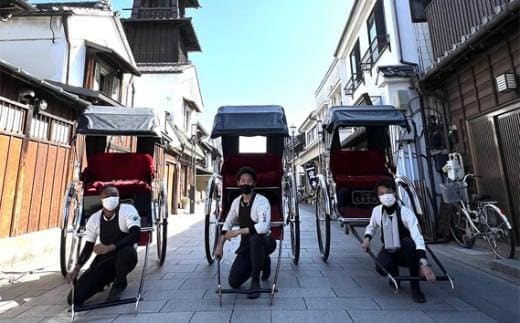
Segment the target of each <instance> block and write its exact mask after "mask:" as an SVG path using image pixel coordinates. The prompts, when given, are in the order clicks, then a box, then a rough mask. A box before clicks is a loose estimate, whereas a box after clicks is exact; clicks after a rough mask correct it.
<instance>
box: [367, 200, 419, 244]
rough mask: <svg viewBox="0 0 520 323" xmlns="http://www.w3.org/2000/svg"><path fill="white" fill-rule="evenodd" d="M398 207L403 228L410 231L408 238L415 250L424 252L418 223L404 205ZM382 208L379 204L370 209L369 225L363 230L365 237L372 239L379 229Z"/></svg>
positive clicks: (413, 214)
mask: <svg viewBox="0 0 520 323" xmlns="http://www.w3.org/2000/svg"><path fill="white" fill-rule="evenodd" d="M399 207H400V208H401V221H402V222H403V225H404V226H405V228H407V229H408V230H409V231H410V237H411V238H412V240H413V241H414V242H415V248H416V249H420V250H426V248H425V246H424V238H423V236H422V234H421V231H420V229H419V222H418V221H417V217H416V216H415V213H413V211H412V210H410V209H409V208H407V207H406V206H404V205H399ZM382 208H383V205H381V204H380V205H378V206H376V207H374V208H373V209H372V216H371V217H370V223H369V224H368V226H367V228H366V230H365V235H367V234H368V235H370V236H371V237H373V236H374V234H375V232H376V230H377V229H378V228H381V220H382V219H381V215H382V214H383V212H382ZM394 216H395V215H394ZM385 235H386V232H385Z"/></svg>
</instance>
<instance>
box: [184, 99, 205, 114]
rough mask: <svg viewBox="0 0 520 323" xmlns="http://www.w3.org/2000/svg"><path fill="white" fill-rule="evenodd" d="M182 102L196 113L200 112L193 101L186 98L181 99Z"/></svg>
mask: <svg viewBox="0 0 520 323" xmlns="http://www.w3.org/2000/svg"><path fill="white" fill-rule="evenodd" d="M182 100H183V101H184V103H186V104H187V105H188V106H189V107H190V108H191V109H192V110H195V111H197V112H201V111H202V110H201V109H200V107H199V105H198V104H197V103H196V102H195V101H193V100H190V99H188V98H186V97H183V98H182Z"/></svg>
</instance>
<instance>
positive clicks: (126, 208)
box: [85, 204, 141, 242]
mask: <svg viewBox="0 0 520 323" xmlns="http://www.w3.org/2000/svg"><path fill="white" fill-rule="evenodd" d="M102 212H103V209H101V210H99V211H97V212H96V213H94V214H92V215H91V216H90V217H89V218H88V221H87V227H86V233H85V238H86V239H87V241H88V242H96V240H97V238H98V237H99V226H100V224H101V216H102V215H101V214H102ZM134 226H137V227H141V217H140V216H139V212H137V210H136V208H135V207H134V206H133V205H131V204H120V205H119V230H121V231H122V232H124V233H128V232H129V231H130V228H131V227H134Z"/></svg>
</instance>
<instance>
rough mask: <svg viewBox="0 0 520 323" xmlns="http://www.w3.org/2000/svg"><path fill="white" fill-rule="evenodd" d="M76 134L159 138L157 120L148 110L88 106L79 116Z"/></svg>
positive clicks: (159, 132) (150, 110)
mask: <svg viewBox="0 0 520 323" xmlns="http://www.w3.org/2000/svg"><path fill="white" fill-rule="evenodd" d="M76 132H77V133H78V134H84V135H110V136H114V135H115V136H148V137H156V138H160V137H161V131H160V129H159V118H158V117H157V116H156V115H155V113H154V111H153V109H150V108H127V107H105V106H93V105H92V106H89V107H87V108H86V109H85V110H84V112H83V113H82V114H81V115H80V116H79V120H78V128H77V130H76Z"/></svg>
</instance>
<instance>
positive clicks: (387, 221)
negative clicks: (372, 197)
mask: <svg viewBox="0 0 520 323" xmlns="http://www.w3.org/2000/svg"><path fill="white" fill-rule="evenodd" d="M376 192H377V195H378V197H379V201H380V202H381V205H378V206H376V207H375V208H374V209H373V210H372V216H371V217H370V223H369V224H368V226H367V228H366V231H365V240H364V241H363V244H362V245H361V246H362V248H363V250H364V251H367V249H368V248H369V247H370V240H371V239H372V237H373V236H374V234H375V232H376V230H377V229H381V241H382V242H383V248H381V251H380V252H379V254H378V255H377V260H378V261H379V263H381V264H382V266H384V267H385V269H386V270H387V271H388V272H389V273H390V274H392V275H393V276H398V275H399V266H406V267H408V268H409V270H410V276H413V277H417V276H424V277H426V280H428V281H434V280H435V275H434V274H433V272H432V270H431V268H430V267H429V266H428V260H427V259H426V251H425V245H424V239H423V236H422V234H421V232H420V230H419V222H418V221H417V217H416V216H415V214H414V213H413V211H412V210H410V209H409V208H407V207H405V206H403V205H399V203H398V202H397V199H396V196H395V193H396V185H395V183H394V182H393V181H392V180H382V181H380V182H378V183H377V184H376ZM376 270H377V272H378V273H379V274H380V275H382V276H384V275H385V274H384V272H383V270H382V269H381V268H379V266H376ZM410 286H411V288H412V297H413V300H414V301H415V302H417V303H424V302H426V297H425V296H424V294H423V293H422V291H421V289H420V287H419V282H418V281H412V282H410Z"/></svg>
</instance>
